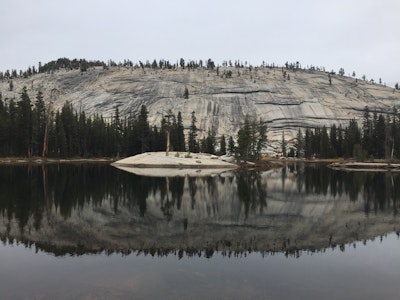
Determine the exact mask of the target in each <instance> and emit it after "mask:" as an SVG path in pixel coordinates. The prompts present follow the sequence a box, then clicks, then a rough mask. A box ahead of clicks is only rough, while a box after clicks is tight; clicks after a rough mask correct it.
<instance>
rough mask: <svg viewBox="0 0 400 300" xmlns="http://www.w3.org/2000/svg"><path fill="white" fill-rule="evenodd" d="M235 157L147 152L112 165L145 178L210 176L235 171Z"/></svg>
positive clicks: (236, 166)
mask: <svg viewBox="0 0 400 300" xmlns="http://www.w3.org/2000/svg"><path fill="white" fill-rule="evenodd" d="M233 160H234V159H233V157H229V156H216V155H211V154H207V153H182V152H169V154H168V155H166V152H145V153H141V154H137V155H134V156H130V157H127V158H124V159H121V160H118V161H116V162H114V163H112V165H113V166H114V167H117V168H119V169H121V170H124V171H127V172H131V173H135V174H137V175H144V176H161V177H165V176H167V177H169V176H206V175H207V176H210V175H214V174H220V173H223V172H225V171H229V170H234V169H236V168H238V165H236V164H234V163H232V161H233Z"/></svg>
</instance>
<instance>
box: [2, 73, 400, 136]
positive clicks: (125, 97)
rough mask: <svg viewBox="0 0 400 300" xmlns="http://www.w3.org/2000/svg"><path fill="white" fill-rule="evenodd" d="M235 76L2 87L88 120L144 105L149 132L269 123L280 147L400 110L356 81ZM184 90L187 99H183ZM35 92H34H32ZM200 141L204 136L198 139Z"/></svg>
mask: <svg viewBox="0 0 400 300" xmlns="http://www.w3.org/2000/svg"><path fill="white" fill-rule="evenodd" d="M228 69H230V70H232V76H231V77H230V78H226V76H223V74H224V71H226V68H220V70H219V75H217V72H216V70H214V71H208V70H203V69H197V70H186V69H185V70H181V69H178V70H149V69H146V70H145V71H146V73H145V74H143V71H142V70H141V69H126V68H111V69H110V70H102V69H101V68H100V69H96V70H93V69H90V70H88V71H87V72H85V73H82V74H81V73H80V72H79V71H65V70H61V71H59V72H56V73H54V74H39V75H35V76H33V77H31V78H28V79H15V80H13V83H14V90H13V91H9V88H8V83H7V81H2V82H0V92H1V93H2V95H3V99H6V98H8V99H11V98H12V97H15V98H16V99H18V98H19V97H20V95H19V93H20V91H21V88H22V86H24V85H25V86H27V87H28V93H29V94H30V96H31V99H34V97H35V96H36V92H37V91H38V90H39V89H40V90H42V91H43V93H44V97H45V100H48V99H50V94H51V93H52V94H53V97H54V101H55V104H54V107H55V108H61V106H62V105H63V104H64V103H65V101H70V102H71V103H72V105H73V106H74V107H75V108H76V109H77V110H84V111H85V112H86V113H87V114H95V113H96V114H103V115H104V116H105V117H108V116H111V115H112V114H113V113H114V111H115V107H116V106H117V105H118V106H119V111H120V114H121V116H125V115H128V114H129V113H131V112H133V113H135V112H138V111H139V110H140V106H141V105H142V104H145V105H146V106H147V107H148V110H149V121H150V124H151V125H157V126H159V125H160V122H161V118H162V116H163V115H164V113H165V112H166V111H168V110H169V109H171V110H172V111H173V112H174V113H177V112H178V111H181V112H182V117H183V122H184V126H185V127H186V128H187V127H189V125H190V117H191V112H192V111H195V112H196V117H197V120H198V123H197V127H198V128H200V129H201V130H202V131H203V132H207V130H208V129H210V128H212V127H214V128H215V129H216V130H217V131H218V134H226V135H233V134H235V133H236V132H237V130H238V128H239V126H240V124H241V123H242V122H243V119H244V116H245V115H247V114H248V115H254V116H257V117H259V118H262V119H263V120H264V121H267V122H268V127H269V140H271V139H277V140H281V137H282V129H285V134H287V135H290V136H293V135H294V134H295V132H296V130H297V128H299V127H301V128H305V127H310V126H312V127H315V126H323V125H326V126H329V125H331V124H333V123H336V124H338V123H342V124H343V125H347V123H348V120H349V119H351V118H356V119H358V118H360V117H362V110H363V109H364V107H365V106H366V105H368V106H369V108H370V109H371V110H372V111H373V110H375V109H376V110H377V111H378V112H388V111H389V110H390V109H391V108H392V107H393V106H397V107H398V106H399V105H400V91H394V90H393V88H389V87H384V86H383V85H378V84H370V83H367V82H364V81H362V80H358V81H356V79H354V78H350V77H345V76H343V77H341V76H337V75H333V76H332V85H329V80H328V74H327V73H324V72H319V71H304V70H285V72H286V73H287V74H289V75H290V80H287V79H286V80H285V79H284V78H283V76H282V70H281V69H280V68H279V69H278V68H275V69H269V68H252V69H251V70H250V69H249V68H238V69H236V68H228ZM185 88H188V91H189V97H188V99H185V98H184V91H185ZM32 89H33V90H32ZM199 135H200V136H201V135H202V132H200V133H199Z"/></svg>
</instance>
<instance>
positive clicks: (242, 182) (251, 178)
mask: <svg viewBox="0 0 400 300" xmlns="http://www.w3.org/2000/svg"><path fill="white" fill-rule="evenodd" d="M236 181H237V189H238V191H237V193H238V197H239V200H240V201H242V202H243V204H244V209H245V216H246V218H247V217H248V215H249V212H250V211H252V212H255V210H256V209H257V208H258V207H259V209H260V212H262V211H263V209H264V207H265V206H267V188H266V186H263V184H262V181H261V173H260V172H256V171H248V172H239V173H238V174H237V176H236Z"/></svg>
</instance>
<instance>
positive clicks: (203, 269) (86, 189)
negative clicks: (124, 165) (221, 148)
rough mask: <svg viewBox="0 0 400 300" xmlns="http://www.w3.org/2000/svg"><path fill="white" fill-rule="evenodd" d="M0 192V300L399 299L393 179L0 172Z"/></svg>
mask: <svg viewBox="0 0 400 300" xmlns="http://www.w3.org/2000/svg"><path fill="white" fill-rule="evenodd" d="M171 174H172V173H171ZM0 191H1V193H0V212H1V214H0V239H1V241H2V242H1V244H0V299H98V298H100V299H204V298H207V299H255V298H256V299H377V298H381V299H399V297H400V286H399V284H398V279H399V278H400V240H399V234H400V220H399V215H398V212H399V209H400V174H397V173H390V172H387V173H384V172H346V171H334V170H331V169H329V168H328V167H327V165H325V164H311V163H307V164H305V163H297V164H296V163H293V164H288V165H287V166H286V167H284V168H282V169H274V170H269V171H229V172H225V173H222V174H219V175H213V176H202V172H201V171H199V172H198V176H196V177H188V176H186V177H176V176H175V177H146V176H139V175H135V174H132V173H129V172H125V171H122V170H119V169H116V168H114V167H112V166H109V165H105V164H68V165H67V164H66V165H62V164H61V165H48V166H46V167H42V166H26V165H23V166H5V165H3V166H0Z"/></svg>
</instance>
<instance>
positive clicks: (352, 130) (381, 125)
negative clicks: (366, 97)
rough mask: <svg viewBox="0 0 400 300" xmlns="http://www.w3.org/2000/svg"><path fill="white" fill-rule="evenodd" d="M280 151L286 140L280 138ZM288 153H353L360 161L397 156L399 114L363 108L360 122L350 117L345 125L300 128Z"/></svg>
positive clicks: (321, 155) (330, 155) (399, 155)
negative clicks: (360, 123)
mask: <svg viewBox="0 0 400 300" xmlns="http://www.w3.org/2000/svg"><path fill="white" fill-rule="evenodd" d="M282 148H283V149H282V152H284V150H285V151H286V150H287V149H284V148H286V143H285V142H284V139H282ZM288 156H296V157H305V158H313V157H315V158H337V157H344V158H350V157H353V158H355V159H356V160H359V161H365V160H373V159H395V158H400V114H399V112H398V111H397V109H396V108H393V110H392V112H391V113H388V114H382V113H378V112H376V111H374V112H371V111H370V110H369V108H368V107H365V108H364V111H363V118H362V125H361V126H358V124H357V121H356V120H355V119H352V120H350V121H349V123H348V125H347V126H346V127H344V128H343V127H342V126H341V125H339V126H336V125H332V126H331V127H330V128H329V129H328V128H327V127H326V126H324V127H322V128H314V129H311V128H307V129H305V130H304V131H303V130H301V129H299V130H298V133H297V138H296V144H295V145H294V147H291V148H290V149H289V151H288Z"/></svg>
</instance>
